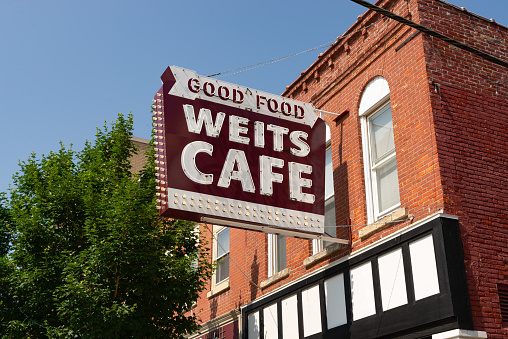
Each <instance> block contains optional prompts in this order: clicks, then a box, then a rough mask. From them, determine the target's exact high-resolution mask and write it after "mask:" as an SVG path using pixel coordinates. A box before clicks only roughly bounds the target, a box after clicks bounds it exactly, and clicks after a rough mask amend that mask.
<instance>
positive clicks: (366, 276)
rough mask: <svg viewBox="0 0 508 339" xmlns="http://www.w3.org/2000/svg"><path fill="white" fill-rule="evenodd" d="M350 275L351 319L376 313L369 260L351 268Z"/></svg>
mask: <svg viewBox="0 0 508 339" xmlns="http://www.w3.org/2000/svg"><path fill="white" fill-rule="evenodd" d="M350 275H351V302H352V304H353V320H358V319H362V318H365V317H368V316H370V315H373V314H375V313H376V301H375V299H374V283H373V281H372V266H371V263H370V261H369V262H366V263H365V264H362V265H360V266H358V267H355V268H353V269H352V270H351V271H350Z"/></svg>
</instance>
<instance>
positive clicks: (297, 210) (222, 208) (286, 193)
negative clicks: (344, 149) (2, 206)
mask: <svg viewBox="0 0 508 339" xmlns="http://www.w3.org/2000/svg"><path fill="white" fill-rule="evenodd" d="M161 79H162V83H163V85H162V87H161V88H160V89H159V91H157V93H156V95H155V97H154V105H153V106H152V107H153V111H154V117H153V119H154V127H155V139H154V140H155V148H156V164H157V183H158V193H157V195H158V203H159V206H158V208H159V210H160V214H161V215H162V216H167V217H172V218H178V219H185V220H192V221H197V222H210V223H215V224H221V225H226V226H233V227H240V228H246V229H254V230H263V231H266V232H271V233H279V234H288V235H296V236H298V234H299V233H309V234H322V233H323V228H324V227H323V225H324V182H325V179H324V168H325V163H324V162H325V122H324V121H323V120H322V119H320V118H319V117H318V116H317V114H316V112H315V110H314V107H313V106H312V105H311V104H309V103H303V102H299V101H296V100H292V99H289V98H285V97H281V96H278V95H273V94H269V93H265V92H261V91H257V90H255V89H252V88H247V87H243V86H239V85H234V84H231V83H227V82H224V81H220V80H217V79H214V78H209V77H204V76H200V75H198V74H196V73H195V72H194V71H191V70H188V69H184V68H180V67H175V66H171V67H168V68H167V69H166V71H165V72H164V74H163V75H162V76H161Z"/></svg>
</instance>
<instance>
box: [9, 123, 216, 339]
mask: <svg viewBox="0 0 508 339" xmlns="http://www.w3.org/2000/svg"><path fill="white" fill-rule="evenodd" d="M131 136H132V116H131V115H129V116H128V117H127V118H125V117H124V116H123V115H121V114H120V115H119V117H118V120H117V121H116V122H114V123H113V124H112V125H111V127H110V128H109V129H108V127H107V125H105V126H104V128H103V129H98V130H97V135H96V140H95V142H94V143H90V142H87V143H86V145H85V147H84V149H83V150H82V151H79V152H76V151H74V150H72V148H70V149H67V148H65V147H64V146H63V145H61V148H60V150H59V151H58V152H51V153H49V154H48V155H43V156H42V157H41V159H40V160H37V158H36V156H35V155H34V154H32V155H31V157H30V158H29V159H28V160H27V161H25V162H21V163H20V167H21V169H20V171H19V172H18V173H16V174H15V175H14V176H13V178H14V183H13V188H12V189H11V195H10V197H9V198H8V199H6V198H5V197H2V199H0V218H1V219H0V270H1V271H0V333H2V335H3V337H6V338H11V337H12V338H45V337H64V338H130V337H133V338H144V337H149V338H157V337H170V338H181V337H182V335H184V334H185V333H188V332H189V331H193V330H195V329H196V326H197V325H196V319H195V317H194V316H192V315H189V314H188V310H189V309H190V308H191V306H192V304H193V302H194V301H195V300H197V298H198V293H199V292H200V291H202V290H203V288H204V286H205V282H206V281H207V280H208V279H209V278H210V274H211V269H212V267H211V266H210V264H209V262H210V260H209V253H208V251H207V250H206V248H205V244H203V243H201V244H200V243H199V242H198V241H197V240H198V236H199V235H198V234H196V232H195V231H194V226H195V225H194V224H193V223H191V222H187V221H181V220H170V219H166V218H160V217H159V215H158V210H157V209H156V184H155V156H154V152H153V151H150V152H148V153H147V155H148V161H147V164H146V165H145V167H144V169H143V171H141V172H140V173H138V174H134V175H133V174H132V173H131V172H130V168H131V166H130V162H129V159H130V157H131V156H132V155H133V154H134V153H135V152H136V149H135V147H134V145H133V143H132V141H131ZM151 149H153V147H152V148H151Z"/></svg>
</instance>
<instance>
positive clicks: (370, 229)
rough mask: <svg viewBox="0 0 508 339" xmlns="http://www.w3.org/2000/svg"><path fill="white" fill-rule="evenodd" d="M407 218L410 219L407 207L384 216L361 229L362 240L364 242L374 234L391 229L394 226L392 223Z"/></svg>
mask: <svg viewBox="0 0 508 339" xmlns="http://www.w3.org/2000/svg"><path fill="white" fill-rule="evenodd" d="M407 217H408V213H407V207H401V208H399V209H397V210H395V211H393V212H392V213H390V214H388V215H387V216H384V217H383V218H381V219H379V220H378V221H376V222H375V223H373V224H370V225H368V226H365V227H364V228H362V229H360V231H359V232H358V234H359V236H360V238H361V239H362V240H363V239H364V238H367V237H369V236H371V235H372V234H374V233H376V232H379V231H381V230H383V229H385V228H387V227H389V226H390V225H392V224H391V222H393V221H397V220H401V219H405V218H407Z"/></svg>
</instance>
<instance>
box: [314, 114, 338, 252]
mask: <svg viewBox="0 0 508 339" xmlns="http://www.w3.org/2000/svg"><path fill="white" fill-rule="evenodd" d="M326 127H327V128H326V139H327V140H326V151H328V149H329V148H330V149H331V148H332V138H331V131H330V127H329V126H328V124H326ZM332 171H333V161H332ZM325 175H326V173H325ZM332 182H334V180H333V173H332ZM334 197H335V190H334V192H333V193H331V194H328V195H327V196H325V206H326V202H327V201H328V199H330V198H334ZM334 209H335V206H334ZM333 223H334V224H335V223H336V222H335V221H334V222H333ZM325 226H335V225H325ZM335 232H337V231H335ZM336 234H337V233H336ZM332 244H333V243H329V244H328V245H327V246H324V241H323V240H321V239H313V240H312V255H316V254H318V253H319V252H321V251H323V250H324V249H325V248H326V247H328V246H330V245H332Z"/></svg>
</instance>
